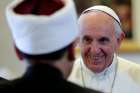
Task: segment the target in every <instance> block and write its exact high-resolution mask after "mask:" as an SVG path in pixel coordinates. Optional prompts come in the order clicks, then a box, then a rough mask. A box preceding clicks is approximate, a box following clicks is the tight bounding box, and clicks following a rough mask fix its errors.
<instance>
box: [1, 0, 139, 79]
mask: <svg viewBox="0 0 140 93" xmlns="http://www.w3.org/2000/svg"><path fill="white" fill-rule="evenodd" d="M0 1H1V3H0V76H2V77H5V78H7V79H13V78H16V77H19V76H21V75H22V74H23V73H24V71H25V68H26V65H27V64H25V63H24V62H19V60H18V59H17V57H16V55H15V53H14V48H13V41H12V37H11V33H10V29H9V27H8V24H7V22H6V17H5V8H6V6H7V4H9V3H10V2H11V1H12V0H0ZM74 2H75V4H76V8H77V13H78V15H79V14H80V13H81V12H82V11H83V10H84V9H86V8H88V7H90V6H93V5H99V4H103V5H108V6H110V7H111V8H113V9H114V10H115V11H116V13H117V14H118V15H119V17H120V20H121V22H122V28H123V31H124V32H125V34H126V39H125V40H124V42H123V44H122V46H121V48H120V51H119V56H121V57H124V58H126V59H128V60H131V61H134V62H136V63H138V64H140V31H139V30H140V26H139V24H140V11H139V4H140V0H74ZM76 53H77V54H78V53H79V49H78V48H77V49H76Z"/></svg>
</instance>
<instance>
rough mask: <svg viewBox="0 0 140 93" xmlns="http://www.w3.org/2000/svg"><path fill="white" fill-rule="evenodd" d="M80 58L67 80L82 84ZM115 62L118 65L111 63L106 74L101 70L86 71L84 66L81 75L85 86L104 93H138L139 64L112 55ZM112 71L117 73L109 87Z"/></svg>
mask: <svg viewBox="0 0 140 93" xmlns="http://www.w3.org/2000/svg"><path fill="white" fill-rule="evenodd" d="M80 59H81V58H80ZM80 59H78V60H77V61H76V62H75V64H74V67H73V71H72V73H71V75H70V77H69V80H70V81H72V82H74V83H76V84H78V85H81V86H84V85H83V80H82V76H81V65H80V62H82V61H80ZM116 62H117V64H118V66H113V65H111V66H110V67H109V68H108V73H107V74H103V73H104V72H103V73H101V74H100V75H96V74H94V73H93V72H91V71H87V68H86V69H85V68H84V69H83V70H84V71H83V72H85V73H84V75H83V76H84V79H86V80H85V81H86V83H85V87H88V88H91V89H96V90H99V91H102V92H104V93H111V92H112V93H140V66H139V65H138V64H135V63H132V62H129V61H127V60H125V59H122V58H120V57H117V58H115V57H114V60H113V64H114V65H117V64H116ZM115 67H117V70H115ZM109 69H110V70H109ZM114 71H117V73H116V77H115V82H114V85H113V88H112V89H111V86H112V83H113V82H112V78H113V76H111V75H114V74H111V73H114ZM89 72H90V73H89Z"/></svg>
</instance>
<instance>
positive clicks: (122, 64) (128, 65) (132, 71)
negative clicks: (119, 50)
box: [118, 57, 140, 84]
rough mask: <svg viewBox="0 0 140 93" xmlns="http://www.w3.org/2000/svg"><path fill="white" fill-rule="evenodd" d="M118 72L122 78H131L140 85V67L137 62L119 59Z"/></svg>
mask: <svg viewBox="0 0 140 93" xmlns="http://www.w3.org/2000/svg"><path fill="white" fill-rule="evenodd" d="M118 72H119V74H120V73H121V74H120V76H123V77H127V78H131V80H133V81H134V82H136V83H138V84H140V65H139V64H136V63H135V62H132V61H129V60H126V59H123V58H120V57H118Z"/></svg>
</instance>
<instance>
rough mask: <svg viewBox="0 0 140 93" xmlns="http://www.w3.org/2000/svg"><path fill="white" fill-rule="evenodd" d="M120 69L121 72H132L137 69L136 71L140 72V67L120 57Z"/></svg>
mask: <svg viewBox="0 0 140 93" xmlns="http://www.w3.org/2000/svg"><path fill="white" fill-rule="evenodd" d="M118 68H120V69H121V70H130V69H133V70H134V69H135V70H139V71H140V65H139V64H137V63H135V62H132V61H129V60H126V59H124V58H121V57H118Z"/></svg>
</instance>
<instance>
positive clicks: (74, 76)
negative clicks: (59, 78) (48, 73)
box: [68, 58, 81, 81]
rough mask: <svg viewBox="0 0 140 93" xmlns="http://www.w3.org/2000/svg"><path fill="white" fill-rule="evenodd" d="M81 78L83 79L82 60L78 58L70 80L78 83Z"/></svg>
mask: <svg viewBox="0 0 140 93" xmlns="http://www.w3.org/2000/svg"><path fill="white" fill-rule="evenodd" d="M80 77H81V65H80V58H77V59H76V60H75V62H74V64H73V68H72V71H71V74H70V75H69V78H68V79H69V80H70V81H77V78H78V79H80ZM75 79H76V80H75Z"/></svg>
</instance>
